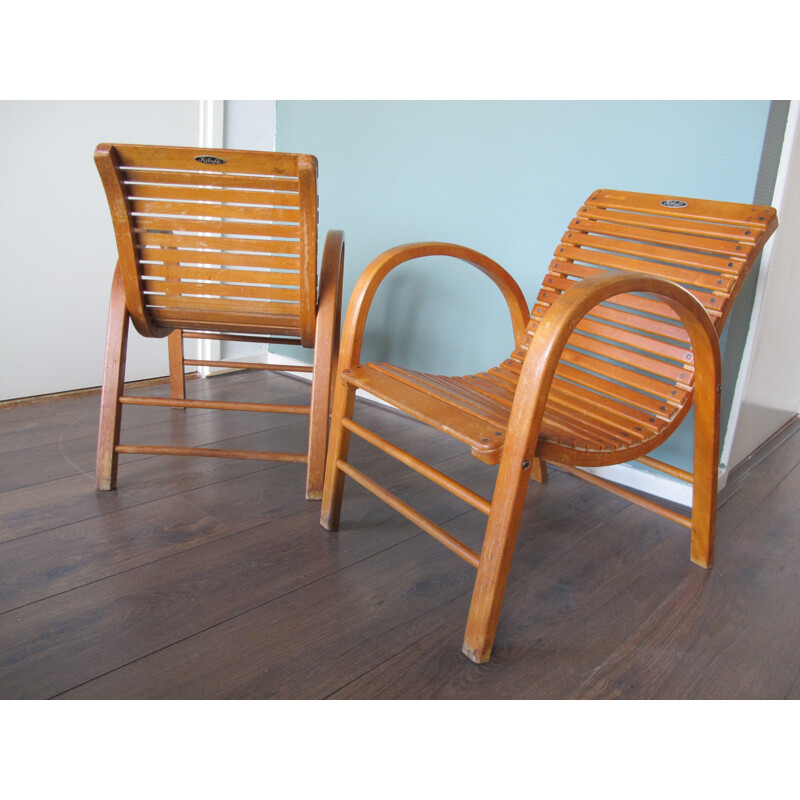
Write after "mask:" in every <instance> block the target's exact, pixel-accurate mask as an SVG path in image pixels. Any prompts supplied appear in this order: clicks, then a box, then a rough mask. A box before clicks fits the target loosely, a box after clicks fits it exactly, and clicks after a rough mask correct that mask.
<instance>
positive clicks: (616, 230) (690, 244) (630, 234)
mask: <svg viewBox="0 0 800 800" xmlns="http://www.w3.org/2000/svg"><path fill="white" fill-rule="evenodd" d="M569 230H570V231H579V232H581V233H585V234H596V235H598V236H611V237H616V238H619V239H633V240H635V241H644V242H653V243H655V244H664V245H671V246H673V247H685V248H687V249H690V250H697V251H698V252H701V253H713V254H715V255H719V256H723V257H724V258H728V259H731V260H735V261H738V262H739V265H740V266H741V260H743V259H744V258H745V257H746V256H747V255H748V254H749V253H750V250H751V249H752V246H751V245H746V246H744V247H742V245H741V243H740V240H739V239H736V240H727V239H717V238H711V237H710V236H696V235H689V234H682V233H676V232H670V231H661V230H655V229H654V228H644V227H638V226H636V225H619V224H616V223H613V222H602V221H600V220H593V219H586V218H584V217H578V218H576V219H573V221H572V222H570V224H569ZM751 235H752V234H751Z"/></svg>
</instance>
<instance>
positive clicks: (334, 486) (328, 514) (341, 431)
mask: <svg viewBox="0 0 800 800" xmlns="http://www.w3.org/2000/svg"><path fill="white" fill-rule="evenodd" d="M355 396H356V390H355V389H354V388H353V387H352V386H349V385H347V384H345V383H343V382H340V383H338V384H337V386H336V393H335V396H334V400H333V417H332V419H331V434H330V441H329V442H328V464H327V467H326V469H325V486H324V489H323V492H322V514H321V516H320V524H321V525H322V527H323V528H325V530H328V531H336V530H339V517H340V515H341V511H342V494H343V493H344V479H345V474H344V473H343V472H342V471H341V470H340V469H339V468H338V466H337V464H338V463H339V461H340V460H341V461H346V460H347V452H348V448H349V445H350V431H349V430H347V428H345V427H344V425H342V420H343V419H345V418H347V419H350V418H351V417H352V416H353V407H354V405H355Z"/></svg>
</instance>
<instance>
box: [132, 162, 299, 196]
mask: <svg viewBox="0 0 800 800" xmlns="http://www.w3.org/2000/svg"><path fill="white" fill-rule="evenodd" d="M122 174H123V176H124V183H125V184H126V185H128V184H133V183H161V184H176V185H178V186H193V185H196V184H197V174H196V173H194V172H177V171H175V170H166V169H162V170H148V169H137V168H136V167H123V169H122ZM203 185H204V186H228V187H233V188H241V189H262V190H277V191H287V192H291V191H296V189H297V179H296V178H279V177H274V176H272V175H236V174H232V173H229V174H219V175H216V174H213V173H210V172H204V173H203Z"/></svg>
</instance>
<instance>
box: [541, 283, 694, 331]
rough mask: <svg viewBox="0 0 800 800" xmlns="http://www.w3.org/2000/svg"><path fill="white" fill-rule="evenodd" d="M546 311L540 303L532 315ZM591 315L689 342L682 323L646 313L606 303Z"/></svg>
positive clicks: (553, 298)
mask: <svg viewBox="0 0 800 800" xmlns="http://www.w3.org/2000/svg"><path fill="white" fill-rule="evenodd" d="M557 297H558V295H556V294H555V293H553V294H552V295H550V296H548V297H547V302H548V305H549V304H550V303H552V302H554V301H555V299H556V298H557ZM665 308H667V306H665ZM545 313H547V306H544V305H540V304H539V303H537V304H536V305H535V306H534V307H533V310H532V312H531V314H532V316H535V317H539V318H540V319H541V318H542V317H544V315H545ZM591 316H592V317H593V318H596V319H602V320H606V321H608V322H616V323H618V324H620V325H624V326H627V327H629V328H634V329H636V330H639V331H643V332H646V333H647V334H652V335H655V336H662V337H664V338H667V339H672V340H673V341H676V342H685V343H686V344H688V343H689V334H688V333H687V332H686V328H684V327H683V326H682V325H675V324H673V323H670V322H666V321H663V320H661V319H656V318H653V317H652V316H648V315H644V314H633V313H630V312H627V311H621V310H619V309H617V308H614V307H613V306H611V305H607V304H605V303H603V304H601V305H598V306H595V307H594V308H593V309H592V311H591Z"/></svg>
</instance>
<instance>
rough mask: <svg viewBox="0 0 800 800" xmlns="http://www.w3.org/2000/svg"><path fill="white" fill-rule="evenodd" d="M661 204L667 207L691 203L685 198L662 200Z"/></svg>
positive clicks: (678, 206)
mask: <svg viewBox="0 0 800 800" xmlns="http://www.w3.org/2000/svg"><path fill="white" fill-rule="evenodd" d="M660 205H662V206H664V207H665V208H685V207H686V206H688V205H689V204H688V203H686V202H684V201H683V200H662V201H661V203H660Z"/></svg>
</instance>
